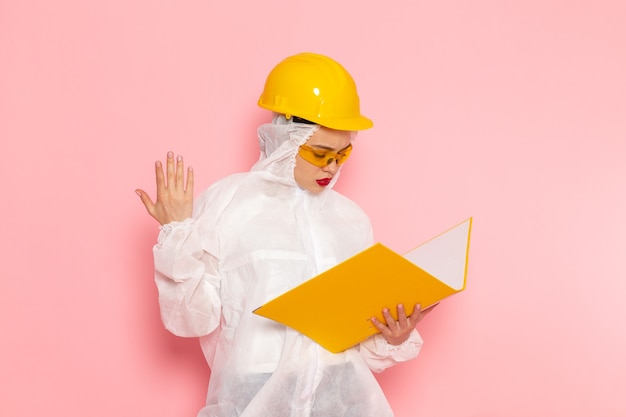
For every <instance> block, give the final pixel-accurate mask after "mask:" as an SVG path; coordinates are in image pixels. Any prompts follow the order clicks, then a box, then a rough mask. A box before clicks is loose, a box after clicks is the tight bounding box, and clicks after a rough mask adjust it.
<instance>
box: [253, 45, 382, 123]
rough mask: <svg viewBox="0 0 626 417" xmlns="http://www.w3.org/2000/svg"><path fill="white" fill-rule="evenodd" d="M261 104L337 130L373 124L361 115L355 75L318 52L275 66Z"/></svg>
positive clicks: (290, 59)
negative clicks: (353, 76)
mask: <svg viewBox="0 0 626 417" xmlns="http://www.w3.org/2000/svg"><path fill="white" fill-rule="evenodd" d="M258 104H259V106H260V107H262V108H264V109H267V110H271V111H274V112H276V113H280V114H284V115H285V116H286V117H287V119H289V118H291V117H292V116H297V117H300V118H302V119H306V120H308V121H311V122H313V123H316V124H319V125H321V126H326V127H329V128H331V129H337V130H364V129H369V128H370V127H372V126H373V125H374V123H373V122H372V121H371V120H370V119H368V118H367V117H365V116H363V115H361V110H360V105H359V96H358V94H357V91H356V84H355V83H354V80H353V79H352V76H350V74H349V73H348V71H346V70H345V68H344V67H342V66H341V64H339V63H338V62H336V61H334V60H333V59H331V58H329V57H327V56H324V55H319V54H313V53H308V52H307V53H301V54H297V55H293V56H290V57H288V58H286V59H284V60H283V61H282V62H280V63H279V64H278V65H276V66H275V67H274V69H272V71H271V72H270V74H269V75H268V76H267V80H266V81H265V88H264V89H263V93H261V97H260V98H259V102H258Z"/></svg>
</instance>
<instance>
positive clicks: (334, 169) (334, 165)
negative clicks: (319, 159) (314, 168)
mask: <svg viewBox="0 0 626 417" xmlns="http://www.w3.org/2000/svg"><path fill="white" fill-rule="evenodd" d="M323 169H324V171H326V172H330V173H331V174H334V173H335V172H337V170H338V169H339V165H337V161H336V160H335V159H333V160H332V162H331V163H330V164H328V165H326V166H325V167H324V168H323Z"/></svg>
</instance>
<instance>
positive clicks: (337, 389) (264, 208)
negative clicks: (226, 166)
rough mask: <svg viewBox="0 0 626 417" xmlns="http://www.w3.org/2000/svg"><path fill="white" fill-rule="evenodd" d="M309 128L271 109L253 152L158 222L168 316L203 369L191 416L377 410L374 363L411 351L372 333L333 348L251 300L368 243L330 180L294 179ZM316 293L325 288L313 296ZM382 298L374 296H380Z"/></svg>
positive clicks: (368, 232)
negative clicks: (179, 211) (200, 397)
mask: <svg viewBox="0 0 626 417" xmlns="http://www.w3.org/2000/svg"><path fill="white" fill-rule="evenodd" d="M317 129H318V127H317V126H315V125H306V124H299V123H292V122H291V121H288V120H285V118H284V117H283V116H279V115H275V116H274V119H273V121H272V123H269V124H265V125H262V126H261V127H259V132H258V133H259V142H260V148H261V157H260V158H259V161H258V162H257V163H256V164H255V165H254V166H253V167H252V169H251V170H250V171H249V172H246V173H240V174H234V175H231V176H229V177H226V178H224V179H223V180H220V181H218V182H216V183H215V184H214V185H212V186H211V187H209V189H207V190H206V191H205V192H203V193H202V194H201V195H200V197H199V198H198V200H197V202H196V204H195V205H194V214H193V217H192V218H191V219H188V220H186V221H184V222H177V223H170V224H168V225H164V226H162V227H161V232H160V234H159V238H158V243H157V244H156V245H155V247H154V260H155V270H156V283H157V287H158V290H159V302H160V307H161V317H162V320H163V323H164V325H165V327H166V328H167V329H168V330H170V331H171V332H172V333H174V334H176V335H179V336H184V337H196V336H197V337H200V343H201V346H202V349H203V352H204V354H205V357H206V360H207V362H208V364H209V366H210V367H211V379H210V383H209V391H208V394H207V403H206V406H205V407H204V408H203V409H202V410H200V413H199V417H261V416H262V417H267V416H272V417H322V416H323V417H340V416H341V417H348V416H355V417H357V416H358V417H386V416H392V415H393V413H392V411H391V409H390V407H389V405H388V403H387V400H386V399H385V397H384V395H383V393H382V390H381V389H380V387H379V385H378V383H377V382H376V379H375V378H374V376H373V375H372V373H371V371H375V372H381V371H382V370H383V369H385V368H387V367H389V366H392V365H394V364H395V363H398V362H402V361H406V360H409V359H411V358H413V357H415V356H417V354H418V352H419V349H420V347H421V344H422V340H421V338H420V336H419V334H418V333H417V332H416V331H414V332H413V333H412V334H411V337H410V338H409V340H407V341H406V342H405V343H403V344H402V345H400V346H390V345H388V344H387V343H386V341H385V340H384V338H382V336H380V335H376V336H374V337H371V338H370V339H368V340H366V341H365V342H363V343H361V344H360V345H359V346H356V347H354V348H351V349H348V350H346V351H345V352H342V353H339V354H332V353H330V352H328V351H326V350H325V349H324V348H322V347H320V346H319V345H318V344H316V343H315V342H313V341H312V340H310V339H309V338H307V337H306V336H304V335H302V334H300V333H298V332H296V331H294V330H292V329H290V328H287V327H285V326H283V325H281V324H278V323H276V322H273V321H271V320H268V319H266V318H263V317H259V316H256V315H254V314H253V313H252V311H253V310H254V309H255V308H257V307H259V306H260V305H262V304H263V303H265V302H267V301H269V300H271V299H272V298H274V297H276V296H277V295H279V294H281V293H283V292H285V291H287V290H289V289H290V288H293V287H294V286H296V285H298V284H300V283H301V282H303V281H305V280H307V279H309V278H311V277H313V276H315V275H317V274H318V273H320V272H322V271H324V270H326V269H328V268H330V267H332V266H334V265H336V264H337V263H338V262H341V261H343V260H345V259H346V258H348V257H350V256H352V255H354V254H356V253H357V252H359V251H361V250H363V249H365V248H367V247H368V246H370V245H371V244H372V243H373V235H372V229H371V224H370V221H369V219H368V217H367V216H366V215H365V214H364V213H363V211H362V210H361V209H360V208H359V207H358V206H357V205H356V204H355V203H353V202H352V201H350V200H349V199H347V198H346V197H344V196H342V195H340V194H339V193H337V192H336V191H334V190H332V185H333V184H334V182H335V181H336V179H337V177H338V175H335V177H334V179H333V181H332V182H331V184H330V185H329V186H328V187H327V188H326V189H325V190H324V191H323V192H321V193H319V194H314V193H310V192H307V191H304V190H302V189H301V188H299V187H298V185H297V183H296V182H295V180H294V176H293V169H294V166H295V156H296V153H297V150H298V146H300V145H301V144H302V143H304V142H306V141H307V140H308V138H309V137H310V136H311V135H312V134H313V133H315V131H316V130H317ZM320 304H321V305H323V300H320ZM382 307H383V306H381V308H382Z"/></svg>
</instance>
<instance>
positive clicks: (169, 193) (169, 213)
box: [135, 152, 193, 225]
mask: <svg viewBox="0 0 626 417" xmlns="http://www.w3.org/2000/svg"><path fill="white" fill-rule="evenodd" d="M166 165H167V168H166V175H165V174H164V173H163V165H162V164H161V161H157V162H156V163H155V167H154V169H155V172H156V183H157V196H156V202H153V201H152V199H151V198H150V196H149V195H148V193H146V192H145V191H144V190H140V189H138V190H135V192H136V193H137V194H138V195H139V198H141V202H142V203H143V205H144V206H146V210H148V213H149V214H150V215H151V216H152V217H154V218H155V219H156V221H158V222H159V223H160V224H162V225H163V224H167V223H171V222H174V221H179V222H181V221H183V220H185V219H187V218H189V217H191V214H192V212H193V169H192V168H191V167H189V168H187V180H186V181H185V167H184V164H183V157H182V156H178V157H177V158H176V161H174V154H173V153H172V152H168V153H167V162H166Z"/></svg>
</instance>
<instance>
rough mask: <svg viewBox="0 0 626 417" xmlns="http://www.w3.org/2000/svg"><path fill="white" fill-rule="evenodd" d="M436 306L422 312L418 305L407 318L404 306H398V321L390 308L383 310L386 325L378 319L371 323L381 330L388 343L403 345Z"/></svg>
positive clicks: (372, 319) (374, 318)
mask: <svg viewBox="0 0 626 417" xmlns="http://www.w3.org/2000/svg"><path fill="white" fill-rule="evenodd" d="M435 306H436V304H435V305H433V306H431V307H428V308H427V309H425V310H422V309H421V306H420V305H419V304H417V305H416V306H415V308H414V309H413V312H412V313H411V315H410V316H408V317H407V315H406V311H405V310H404V306H403V305H402V304H398V306H397V307H396V309H397V311H398V320H397V321H396V320H395V319H394V318H393V316H392V315H391V313H390V312H389V309H388V308H384V309H383V317H384V318H385V323H386V324H385V323H382V322H381V321H380V320H378V319H377V318H376V317H372V318H371V321H372V323H373V324H374V326H375V327H376V328H377V329H378V330H380V333H381V334H382V335H383V337H384V338H385V340H387V343H389V344H390V345H401V344H402V343H403V342H404V341H406V340H407V339H408V338H409V335H410V334H411V332H412V331H413V329H414V328H415V326H416V325H417V323H419V322H420V321H422V319H423V318H424V317H425V316H426V315H427V314H428V313H430V312H431V311H432V309H433V308H434V307H435Z"/></svg>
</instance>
